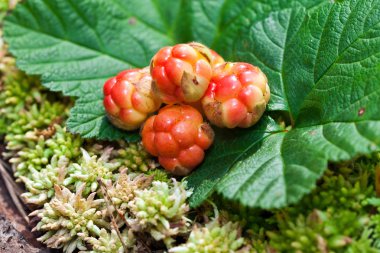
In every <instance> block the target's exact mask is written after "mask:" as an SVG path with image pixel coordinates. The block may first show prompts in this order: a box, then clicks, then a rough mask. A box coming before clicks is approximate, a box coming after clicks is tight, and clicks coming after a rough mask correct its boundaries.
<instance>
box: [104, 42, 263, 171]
mask: <svg viewBox="0 0 380 253" xmlns="http://www.w3.org/2000/svg"><path fill="white" fill-rule="evenodd" d="M269 98H270V90H269V86H268V79H267V77H266V76H265V74H264V73H263V72H262V71H261V70H260V69H259V68H258V67H255V66H253V65H251V64H249V63H243V62H225V61H224V59H223V58H222V57H221V56H220V55H219V54H218V53H216V52H215V51H213V50H212V49H209V48H208V47H206V46H205V45H202V44H200V43H196V42H191V43H187V44H177V45H174V46H168V47H164V48H161V49H160V50H159V51H158V52H157V53H156V54H155V55H154V56H153V58H152V60H151V63H150V67H146V68H143V69H131V70H126V71H123V72H121V73H119V74H118V75H117V76H116V77H113V78H111V79H109V80H108V81H107V82H106V83H105V85H104V107H105V109H106V112H107V115H108V118H109V120H110V121H111V122H112V123H113V124H114V125H115V126H117V127H119V128H121V129H124V130H135V129H138V128H141V129H142V130H141V135H142V143H143V146H144V148H145V149H146V150H147V151H148V152H149V153H150V154H151V155H153V156H157V157H158V161H159V163H160V164H161V165H162V166H163V167H164V168H165V169H166V170H168V171H169V172H171V173H173V174H176V175H187V174H188V173H190V172H191V171H192V170H193V169H194V168H195V167H197V166H198V165H199V164H200V163H201V162H202V161H203V159H204V156H205V150H206V149H208V148H209V147H210V146H211V144H212V142H213V139H214V132H213V130H212V128H211V127H210V126H209V125H208V124H207V123H205V122H204V120H203V117H202V115H205V116H206V117H207V120H208V121H209V122H210V123H211V124H213V125H215V126H217V127H225V128H235V127H242V128H248V127H251V126H253V125H254V124H256V123H257V122H258V121H259V119H260V118H261V116H262V115H263V113H264V111H265V109H266V106H267V104H268V101H269ZM162 103H164V104H167V105H166V106H165V107H163V108H161V109H160V110H159V111H158V109H159V108H160V107H161V104H162ZM156 111H158V114H157V115H153V116H151V115H152V114H153V113H155V112H156ZM149 116H150V117H149Z"/></svg>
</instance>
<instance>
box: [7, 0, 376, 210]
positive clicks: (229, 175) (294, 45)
mask: <svg viewBox="0 0 380 253" xmlns="http://www.w3.org/2000/svg"><path fill="white" fill-rule="evenodd" d="M141 6H144V8H141ZM5 36H6V40H7V42H8V43H9V44H10V50H11V52H12V53H13V54H14V55H15V56H16V57H17V64H18V66H19V67H20V68H21V69H23V70H25V71H26V72H27V73H29V74H36V75H42V81H43V83H44V85H45V86H46V87H48V88H49V89H51V90H53V91H62V92H63V93H64V94H66V95H70V96H78V97H80V98H79V99H78V100H77V103H76V105H75V107H74V108H73V109H72V111H71V115H70V118H69V120H68V123H67V124H68V127H69V129H70V130H71V131H73V132H75V133H80V134H81V135H82V136H84V137H94V138H98V139H106V140H115V139H120V138H122V139H126V140H128V141H137V140H138V139H139V136H138V133H136V132H132V133H127V132H124V131H121V130H118V129H116V128H114V127H113V126H112V125H111V124H110V123H109V122H108V120H107V118H106V116H105V112H104V109H103V106H102V95H101V87H102V85H103V83H104V81H105V80H106V79H108V78H109V77H111V76H113V75H115V74H117V73H118V72H119V71H121V70H124V69H126V68H135V67H144V66H146V65H148V64H149V61H150V58H151V57H152V56H153V55H154V53H155V52H156V51H157V50H158V49H159V48H161V47H163V46H166V45H173V44H175V43H179V42H188V41H193V40H194V41H199V42H201V43H205V44H206V45H208V46H211V47H212V48H213V49H215V50H216V51H217V52H219V53H220V54H221V55H222V56H224V57H225V58H226V60H229V61H246V62H249V63H252V64H254V65H257V66H259V67H260V68H261V69H262V70H263V71H264V72H265V73H266V74H267V76H268V80H269V85H270V88H271V101H270V103H269V105H268V110H270V111H287V112H289V114H290V117H291V120H292V122H293V126H292V129H291V130H284V129H282V128H281V127H280V126H279V125H277V123H276V122H274V120H272V119H271V118H270V117H268V116H264V117H263V119H262V120H261V121H260V123H259V124H257V125H256V126H254V127H252V128H250V129H235V130H223V129H216V140H215V143H214V145H213V146H212V148H211V149H210V150H209V151H208V152H207V156H206V159H205V161H204V162H203V164H202V165H201V166H200V167H199V168H198V169H197V170H196V171H195V172H194V173H193V174H192V175H191V176H190V177H189V178H188V181H189V186H190V187H192V188H194V193H193V195H192V197H191V199H190V202H191V205H192V206H198V205H200V204H201V203H202V202H203V201H204V200H205V199H207V197H209V196H210V195H211V194H212V193H213V192H214V191H218V192H219V193H220V194H221V195H223V196H224V197H226V198H228V199H232V200H237V201H239V202H241V203H243V204H244V205H246V206H251V207H262V208H277V207H282V206H285V205H287V204H289V203H294V202H296V201H298V200H299V199H300V198H301V197H302V196H303V195H305V194H306V193H308V192H310V191H311V190H312V189H313V187H314V186H315V181H316V180H317V179H318V178H319V177H320V176H321V175H322V173H323V172H324V170H325V168H326V166H327V163H328V162H329V161H343V160H350V159H352V158H354V157H356V156H358V155H360V154H368V153H370V152H373V151H374V150H378V149H379V148H380V125H379V124H380V107H379V106H378V101H380V3H379V2H378V1H376V0H347V1H344V2H343V3H332V2H331V1H328V0H319V1H315V0H298V1H288V0H286V1H285V0H274V1H265V0H255V1H252V0H242V1H237V0H213V1H205V0H194V1H187V0H182V1H174V0H173V1H167V0H112V1H109V0H91V1H90V0H83V1H74V0H28V1H26V2H25V3H23V4H21V5H19V6H18V7H17V9H16V10H15V11H14V13H13V14H12V15H10V16H9V17H7V19H6V21H5Z"/></svg>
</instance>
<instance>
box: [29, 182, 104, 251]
mask: <svg viewBox="0 0 380 253" xmlns="http://www.w3.org/2000/svg"><path fill="white" fill-rule="evenodd" d="M54 189H55V197H54V198H53V199H52V200H51V201H50V202H49V203H46V204H45V205H44V207H43V208H42V209H40V210H36V211H34V212H32V213H31V214H30V215H31V216H38V217H39V218H40V219H41V220H40V222H39V223H38V224H37V225H36V227H35V228H34V229H33V230H37V231H43V232H45V234H44V235H43V236H41V237H40V238H39V239H38V240H39V241H41V242H43V243H45V244H46V245H47V246H48V247H51V248H63V250H64V252H66V253H71V252H73V251H74V250H75V249H80V250H86V249H87V248H86V245H85V244H84V238H86V237H89V236H100V232H101V228H110V224H109V221H107V220H105V219H104V217H103V215H102V214H103V212H102V210H103V209H104V200H103V199H95V194H96V193H92V194H90V195H89V196H88V197H87V198H83V197H82V192H83V190H84V189H85V184H82V186H81V187H79V188H78V189H77V192H76V193H73V192H71V191H70V190H69V189H67V188H65V187H62V188H61V187H59V186H58V185H55V186H54Z"/></svg>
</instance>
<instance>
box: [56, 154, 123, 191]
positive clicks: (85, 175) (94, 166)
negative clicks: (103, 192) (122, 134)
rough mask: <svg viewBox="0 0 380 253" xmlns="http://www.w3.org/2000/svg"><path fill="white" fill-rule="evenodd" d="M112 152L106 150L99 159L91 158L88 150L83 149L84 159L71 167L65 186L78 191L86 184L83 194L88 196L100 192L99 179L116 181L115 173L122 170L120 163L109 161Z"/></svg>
mask: <svg viewBox="0 0 380 253" xmlns="http://www.w3.org/2000/svg"><path fill="white" fill-rule="evenodd" d="M111 151H112V149H111V148H108V149H105V150H104V153H103V155H102V156H100V157H97V156H95V155H94V156H90V155H89V153H88V152H87V151H86V150H84V149H82V159H81V160H80V162H77V163H73V164H71V165H70V166H69V168H68V171H67V177H66V178H65V180H64V182H63V184H64V185H65V186H67V187H69V186H70V185H73V186H74V189H78V188H79V187H80V186H81V185H82V184H83V183H84V184H85V188H84V190H83V193H84V195H88V194H90V193H92V192H97V191H98V190H99V183H98V179H102V180H105V181H110V182H113V181H115V180H116V178H117V174H115V173H114V172H117V170H118V169H119V168H120V163H119V162H109V161H108V160H109V156H110V154H111Z"/></svg>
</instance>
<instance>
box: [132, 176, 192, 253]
mask: <svg viewBox="0 0 380 253" xmlns="http://www.w3.org/2000/svg"><path fill="white" fill-rule="evenodd" d="M173 180H174V179H173ZM185 187H186V185H185V183H178V182H177V181H175V180H174V181H173V184H168V183H165V182H160V181H153V182H152V187H151V188H149V189H137V190H135V191H134V194H135V198H134V199H132V200H131V201H130V202H129V205H128V207H129V208H130V210H131V213H132V217H131V218H130V219H128V223H129V224H130V225H131V226H132V228H133V230H135V231H147V232H149V233H150V234H151V236H152V237H153V238H154V239H155V240H163V241H164V243H165V245H166V246H167V247H171V246H172V244H173V243H174V241H175V240H174V239H173V237H174V236H176V235H180V234H185V233H187V232H188V231H189V227H190V223H191V221H190V220H189V219H188V218H187V217H186V214H187V212H188V211H189V206H188V204H187V203H186V200H187V198H188V197H189V195H190V194H191V192H190V191H186V189H185Z"/></svg>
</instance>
